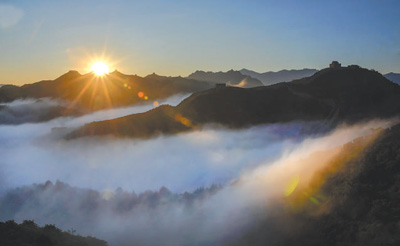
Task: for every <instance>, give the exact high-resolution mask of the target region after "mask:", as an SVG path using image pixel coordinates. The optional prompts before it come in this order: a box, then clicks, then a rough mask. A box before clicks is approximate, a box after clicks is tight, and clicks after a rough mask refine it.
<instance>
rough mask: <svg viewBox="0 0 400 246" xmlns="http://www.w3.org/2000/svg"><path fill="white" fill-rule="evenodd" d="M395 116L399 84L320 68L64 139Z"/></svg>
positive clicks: (220, 91)
mask: <svg viewBox="0 0 400 246" xmlns="http://www.w3.org/2000/svg"><path fill="white" fill-rule="evenodd" d="M399 113H400V86H399V85H396V84H394V83H392V82H390V81H389V80H387V79H385V78H384V77H383V76H382V75H381V74H379V73H377V72H375V71H370V70H367V69H362V68H354V67H353V68H341V69H324V70H322V71H320V72H318V73H316V74H315V75H313V76H312V77H309V78H304V79H301V80H297V81H293V82H290V83H279V84H275V85H272V86H264V87H257V88H248V89H243V88H235V87H226V88H214V89H210V90H207V91H203V92H198V93H195V94H193V95H192V96H190V97H189V98H187V99H185V100H184V101H182V102H181V103H180V104H179V105H178V106H176V107H160V108H156V109H154V110H151V111H149V112H146V113H143V114H138V115H130V116H126V117H123V118H118V119H113V120H109V121H102V122H93V123H91V124H88V125H85V126H83V127H82V128H80V129H78V130H76V131H75V132H73V133H72V134H71V135H69V136H68V137H80V136H90V135H109V134H111V135H116V136H129V137H151V136H154V135H157V134H161V133H163V134H171V133H177V132H182V131H187V130H190V129H196V128H198V127H201V126H202V125H204V124H220V125H223V126H226V127H233V128H239V127H246V126H251V125H256V124H266V123H276V122H281V123H282V122H290V121H315V120H318V121H322V122H324V123H325V125H327V126H328V127H329V126H330V125H332V126H333V125H335V124H336V123H339V122H349V123H352V122H358V121H362V120H368V119H374V118H387V117H394V116H397V115H398V114H399ZM121 129H124V130H123V131H122V130H121Z"/></svg>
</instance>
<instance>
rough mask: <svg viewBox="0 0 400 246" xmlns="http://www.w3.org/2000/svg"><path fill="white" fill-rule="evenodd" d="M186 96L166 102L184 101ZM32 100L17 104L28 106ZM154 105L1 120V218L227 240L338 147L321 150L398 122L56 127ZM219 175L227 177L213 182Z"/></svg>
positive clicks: (106, 233)
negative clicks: (131, 135)
mask: <svg viewBox="0 0 400 246" xmlns="http://www.w3.org/2000/svg"><path fill="white" fill-rule="evenodd" d="M184 97H185V96H180V97H174V98H170V99H168V100H167V101H164V102H161V104H162V103H170V104H173V105H176V104H178V103H179V102H180V101H181V100H182V99H183V98H184ZM44 102H47V103H48V104H50V105H52V103H56V102H53V101H51V100H50V101H44ZM29 103H32V101H29V100H28V101H16V102H12V103H10V104H7V105H8V106H9V107H19V110H20V111H21V112H24V110H25V111H26V112H28V111H29V110H30V105H29V106H28V104H29ZM24 108H25V109H24ZM151 108H153V105H152V102H150V103H148V104H143V105H136V106H133V107H127V108H118V109H112V110H103V111H99V112H95V113H93V114H89V115H85V116H82V117H60V118H56V119H54V120H51V121H47V122H42V123H35V124H33V123H25V124H20V125H0V156H1V159H0V182H1V183H0V207H1V208H2V209H1V210H0V220H7V219H15V220H17V221H21V220H24V219H34V220H35V221H36V222H37V223H39V224H41V225H44V224H56V226H58V227H60V228H62V229H64V230H67V229H71V228H74V229H76V230H77V231H78V232H79V233H81V234H84V235H88V234H89V235H93V236H96V237H99V238H102V239H105V240H107V241H109V242H110V243H111V245H122V246H123V245H134V244H137V245H143V244H147V245H159V244H160V242H163V243H164V245H189V244H190V245H218V244H220V243H221V242H226V240H227V239H230V240H234V239H235V238H237V237H240V236H241V235H242V234H243V233H244V232H245V231H247V230H249V229H250V228H252V227H253V226H254V225H255V224H256V223H257V221H258V220H259V219H260V218H264V217H265V216H269V215H270V213H272V210H271V209H272V207H271V206H270V205H268V206H267V205H266V204H270V203H271V201H272V202H273V201H275V202H276V201H280V200H281V199H280V198H282V197H283V196H285V194H288V193H290V192H292V189H291V190H289V191H287V190H288V188H287V187H288V184H290V185H291V183H293V182H292V181H293V177H295V178H296V179H294V180H295V181H296V183H295V185H297V183H298V184H299V185H305V184H307V183H310V182H311V180H312V177H313V175H314V174H315V173H317V172H318V171H320V170H321V169H323V168H324V167H325V166H326V165H328V164H329V160H330V159H331V158H333V157H334V156H335V155H336V153H337V152H329V153H330V154H329V155H328V154H325V153H324V155H322V156H318V158H317V161H311V160H312V159H310V158H309V157H310V156H312V155H313V153H316V152H318V151H326V150H330V149H335V148H336V147H338V146H339V148H340V146H341V145H343V144H345V143H347V142H349V141H352V140H353V139H355V138H357V137H360V136H365V135H368V134H370V133H371V132H373V130H371V129H372V128H378V127H388V126H390V125H391V124H392V123H393V122H391V121H371V122H368V123H365V124H359V125H354V126H340V127H338V128H337V129H333V130H331V131H327V130H316V129H324V128H322V127H319V126H320V124H321V123H320V122H291V123H287V124H270V125H260V126H255V127H251V128H247V129H241V130H229V129H224V128H215V127H212V126H208V127H206V128H203V129H201V130H198V131H193V132H189V133H184V134H178V135H174V136H160V137H158V138H154V139H149V140H135V139H116V138H112V137H101V138H100V137H97V138H83V139H77V140H70V141H66V140H62V139H58V138H56V137H54V136H53V135H52V134H51V129H52V128H54V127H67V128H73V127H79V126H81V125H82V124H85V123H88V122H91V121H94V120H104V119H110V118H115V117H120V116H124V115H126V114H131V113H138V112H143V111H147V110H149V109H151ZM299 160H300V161H299ZM46 180H51V181H52V183H50V182H47V183H45V182H46ZM57 180H61V181H63V182H65V183H61V182H57ZM33 183H36V184H34V185H32V184H33ZM213 184H221V185H222V187H219V186H214V187H213V188H210V189H203V187H211V186H212V185H213ZM163 186H165V187H167V188H168V189H167V188H160V187H163ZM119 187H121V188H119ZM289 188H290V187H289ZM221 244H223V243H221ZM225 244H226V245H229V243H225Z"/></svg>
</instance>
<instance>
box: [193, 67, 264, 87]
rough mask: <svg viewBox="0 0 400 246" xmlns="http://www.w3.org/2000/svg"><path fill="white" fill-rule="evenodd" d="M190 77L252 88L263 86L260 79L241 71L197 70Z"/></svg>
mask: <svg viewBox="0 0 400 246" xmlns="http://www.w3.org/2000/svg"><path fill="white" fill-rule="evenodd" d="M188 78H189V79H195V80H200V81H208V82H215V83H222V84H227V85H230V86H236V87H242V88H251V87H257V86H263V83H261V81H259V80H258V79H255V78H252V77H250V76H247V75H243V74H241V73H240V72H239V71H233V70H229V71H227V72H216V73H214V72H204V71H196V72H194V73H192V74H190V75H189V76H188Z"/></svg>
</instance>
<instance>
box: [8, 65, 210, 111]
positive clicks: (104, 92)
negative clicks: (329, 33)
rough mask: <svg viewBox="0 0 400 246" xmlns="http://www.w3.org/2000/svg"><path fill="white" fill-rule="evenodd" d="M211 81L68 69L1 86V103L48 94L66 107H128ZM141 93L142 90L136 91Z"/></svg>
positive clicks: (198, 88) (203, 86)
mask: <svg viewBox="0 0 400 246" xmlns="http://www.w3.org/2000/svg"><path fill="white" fill-rule="evenodd" d="M214 86H215V85H214V84H213V83H209V82H203V81H196V80H193V79H186V78H182V77H163V76H158V75H156V74H153V75H149V76H147V77H139V76H136V75H125V74H122V73H120V72H118V71H114V72H112V73H110V74H107V75H104V76H102V77H98V76H96V75H95V74H93V73H88V74H84V75H81V74H80V73H78V72H77V71H69V72H68V73H66V74H64V75H62V76H60V77H59V78H57V79H55V80H44V81H40V82H36V83H33V84H26V85H23V86H15V85H5V86H2V87H0V102H10V101H13V100H15V99H23V98H43V97H49V98H52V99H59V100H62V101H65V102H67V104H68V107H71V108H72V107H78V108H81V109H86V110H88V111H93V110H99V109H105V108H111V107H120V106H127V105H132V104H136V103H140V102H143V101H145V100H157V99H160V98H166V97H169V96H172V95H174V94H177V93H192V92H196V91H201V90H205V89H209V88H212V87H214ZM139 92H142V93H139Z"/></svg>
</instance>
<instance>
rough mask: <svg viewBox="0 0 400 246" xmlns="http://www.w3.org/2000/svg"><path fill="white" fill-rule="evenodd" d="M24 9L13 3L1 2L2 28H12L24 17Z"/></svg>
mask: <svg viewBox="0 0 400 246" xmlns="http://www.w3.org/2000/svg"><path fill="white" fill-rule="evenodd" d="M23 16H24V11H22V10H21V9H19V8H16V7H14V6H12V5H4V4H0V27H1V28H2V29H6V28H10V27H12V26H14V25H16V24H18V22H19V21H20V20H21V19H22V17H23Z"/></svg>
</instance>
